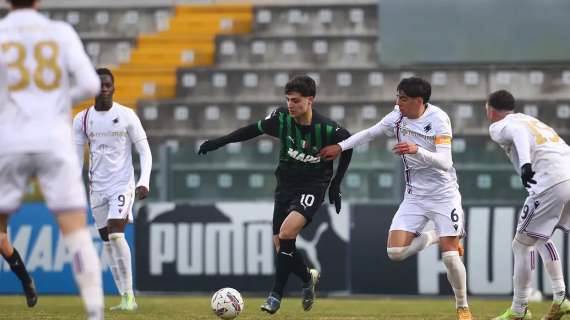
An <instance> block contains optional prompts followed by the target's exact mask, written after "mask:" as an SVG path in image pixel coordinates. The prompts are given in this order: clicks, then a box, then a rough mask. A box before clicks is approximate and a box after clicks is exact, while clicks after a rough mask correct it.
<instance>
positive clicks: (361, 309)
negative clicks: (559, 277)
mask: <svg viewBox="0 0 570 320" xmlns="http://www.w3.org/2000/svg"><path fill="white" fill-rule="evenodd" d="M244 299H245V310H244V312H242V314H241V315H240V316H239V317H238V318H237V319H240V320H246V319H271V320H281V319H311V320H314V319H323V320H325V319H327V320H328V319H330V320H349V319H350V320H360V319H367V320H372V319H441V320H444V319H450V320H451V319H455V304H454V302H453V301H452V300H451V299H387V298H368V297H367V298H334V299H333V298H323V299H317V301H316V303H315V305H314V307H313V310H311V311H309V312H304V311H303V310H302V307H301V299H300V298H297V297H289V298H286V299H285V300H284V301H283V303H282V305H281V309H280V310H279V312H277V313H276V314H275V315H273V316H270V315H268V314H266V313H262V312H261V311H259V306H260V305H261V303H262V302H263V299H262V298H248V297H247V296H245V297H244ZM119 301H120V298H119V297H113V296H111V297H107V298H106V299H105V303H106V308H107V310H108V308H109V307H110V306H114V305H116V304H118V303H119ZM137 302H138V304H139V309H138V310H137V311H136V312H133V313H126V312H111V311H106V314H105V319H148V320H151V319H152V320H155V319H168V320H178V319H218V318H217V317H216V316H215V315H214V314H213V313H212V311H211V310H210V297H197V296H140V297H137ZM509 306H510V301H509V300H481V299H472V300H471V301H470V307H471V311H472V312H473V315H474V317H475V318H476V319H491V318H492V317H495V316H497V315H499V314H500V313H502V312H503V311H504V310H505V309H506V308H507V307H509ZM549 307H550V302H541V303H531V305H530V309H531V311H532V312H533V316H534V318H536V319H540V317H541V316H542V315H544V314H545V313H546V312H547V310H548V309H549ZM84 317H85V316H84V314H83V309H82V305H81V301H80V300H79V298H78V297H77V296H40V299H39V301H38V305H37V306H36V307H35V308H33V309H29V308H28V307H26V305H25V301H24V297H23V296H2V295H0V319H11V320H16V319H34V320H37V319H70V320H71V319H73V320H79V319H84Z"/></svg>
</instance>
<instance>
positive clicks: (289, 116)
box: [198, 75, 352, 314]
mask: <svg viewBox="0 0 570 320" xmlns="http://www.w3.org/2000/svg"><path fill="white" fill-rule="evenodd" d="M315 95H316V84H315V81H314V80H313V79H312V78H310V77H308V76H305V75H302V76H296V77H294V78H292V79H291V80H289V82H288V83H287V84H286V85H285V97H286V99H287V108H278V109H276V110H275V111H273V112H272V113H271V114H270V115H269V116H268V117H267V118H265V119H264V120H260V121H258V122H257V123H254V124H251V125H248V126H246V127H243V128H240V129H238V130H236V131H234V132H232V133H230V134H228V135H225V136H223V137H220V138H217V139H214V140H208V141H206V142H204V143H203V144H202V145H201V146H200V149H199V151H198V153H199V154H206V153H207V152H209V151H213V150H216V149H218V148H220V147H222V146H224V145H226V144H228V143H232V142H239V141H245V140H249V139H252V138H255V137H257V136H259V135H262V134H268V135H270V136H273V137H276V138H278V139H279V140H280V141H281V151H280V157H279V165H278V166H277V170H276V171H275V176H276V177H277V187H276V190H275V206H274V210H273V241H274V244H275V248H276V251H277V257H276V260H277V267H276V272H275V283H274V285H273V289H272V290H271V293H270V294H269V297H268V298H267V301H266V302H265V303H264V304H263V305H262V306H261V310H263V311H266V312H268V313H270V314H274V313H275V312H277V310H279V307H280V305H281V299H282V297H283V290H284V287H285V284H286V282H287V278H288V277H289V274H290V273H294V274H295V275H297V276H299V277H300V278H301V280H302V281H303V283H304V285H303V288H302V296H303V297H302V305H303V309H304V310H305V311H309V310H310V309H311V308H312V306H313V302H314V300H315V287H316V284H317V282H318V280H319V276H320V272H319V271H318V270H316V269H309V268H308V267H307V265H306V263H305V261H304V259H303V257H302V256H301V254H300V253H299V252H298V251H297V249H296V246H295V241H296V239H297V236H298V235H299V233H300V232H301V230H302V229H303V227H305V226H306V225H307V224H309V223H310V222H311V221H312V220H313V217H314V215H315V213H316V212H317V211H318V209H319V207H320V206H321V204H322V202H323V200H324V198H325V192H326V189H327V187H328V188H329V201H330V203H331V204H332V203H334V204H335V208H336V212H337V213H340V209H341V193H340V184H341V182H342V178H343V176H344V174H345V172H346V170H347V169H348V165H349V164H350V159H351V157H352V152H351V150H347V151H345V152H343V153H342V154H341V157H340V160H339V163H338V167H337V170H336V174H335V176H334V178H333V171H334V170H333V162H332V161H324V160H323V159H321V158H320V157H319V151H320V149H321V148H322V147H324V146H328V145H334V144H336V143H338V142H340V141H342V140H344V139H346V138H348V137H349V136H350V133H349V132H348V131H347V130H346V129H344V128H342V127H340V126H339V125H338V123H336V122H335V121H333V120H331V119H329V118H327V117H325V116H323V115H321V114H319V113H318V112H316V111H315V110H313V102H314V100H315Z"/></svg>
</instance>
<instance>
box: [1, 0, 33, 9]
mask: <svg viewBox="0 0 570 320" xmlns="http://www.w3.org/2000/svg"><path fill="white" fill-rule="evenodd" d="M8 2H10V3H11V4H12V6H13V7H14V8H29V7H31V6H33V5H34V4H35V3H36V2H37V0H8Z"/></svg>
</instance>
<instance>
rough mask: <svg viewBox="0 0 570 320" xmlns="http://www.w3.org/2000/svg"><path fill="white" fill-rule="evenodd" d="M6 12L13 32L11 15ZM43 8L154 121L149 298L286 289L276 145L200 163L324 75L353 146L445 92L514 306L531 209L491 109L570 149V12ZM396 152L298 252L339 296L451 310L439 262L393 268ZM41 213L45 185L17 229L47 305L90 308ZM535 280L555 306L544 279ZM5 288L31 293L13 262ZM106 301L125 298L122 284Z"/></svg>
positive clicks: (504, 289) (477, 284) (185, 5)
mask: <svg viewBox="0 0 570 320" xmlns="http://www.w3.org/2000/svg"><path fill="white" fill-rule="evenodd" d="M2 5H4V3H3V4H2ZM0 8H2V9H0V10H1V11H0V16H3V15H4V14H5V13H6V11H5V8H6V7H5V6H3V7H0ZM41 9H42V12H44V13H46V14H48V15H49V16H50V17H51V18H55V19H60V20H65V21H67V22H69V23H71V24H72V25H73V26H74V27H75V28H76V30H78V32H79V33H80V35H81V38H82V39H83V41H84V44H85V47H86V51H87V52H88V54H89V55H90V57H91V58H92V60H93V63H94V65H96V66H111V67H112V68H113V72H114V74H115V78H116V95H115V98H116V100H117V101H118V102H120V103H123V104H125V105H128V106H132V107H134V108H136V109H137V113H138V114H139V116H140V118H141V120H142V122H143V126H144V127H145V129H146V130H147V134H148V135H149V141H150V144H151V148H152V150H153V158H154V164H153V174H152V180H151V199H150V200H148V201H145V202H143V203H139V204H138V205H137V206H136V208H135V210H136V212H137V222H136V224H135V225H134V228H130V229H129V232H128V237H129V239H130V241H131V242H132V243H134V246H133V247H134V248H135V249H134V250H135V261H136V266H135V272H136V288H137V289H138V290H139V291H145V292H211V291H213V290H214V289H216V288H218V287H222V286H233V287H235V288H237V289H239V290H241V291H246V292H260V293H261V292H263V293H265V291H266V290H267V288H269V286H270V284H271V282H272V274H273V271H274V266H273V253H272V250H273V248H272V243H271V239H270V237H271V224H270V222H271V213H272V192H273V187H274V183H275V181H274V178H273V170H274V168H275V166H276V161H277V152H276V148H278V145H277V143H276V141H275V140H272V139H271V138H269V137H261V138H258V139H255V140H252V141H249V142H245V143H242V144H233V145H228V146H227V147H225V148H223V149H220V150H218V151H216V152H214V153H210V154H208V156H206V157H198V156H197V155H196V153H195V152H196V150H197V146H198V145H199V143H200V142H201V141H204V139H207V138H210V137H216V136H219V135H221V134H224V133H227V132H229V131H231V130H233V129H236V128H238V127H240V126H242V125H245V124H249V123H251V122H253V121H256V120H257V119H260V118H263V117H265V115H266V114H267V113H268V112H269V111H270V110H273V109H274V108H275V107H277V106H281V105H284V99H283V92H282V90H283V85H284V84H285V82H286V81H287V80H288V79H289V77H290V76H292V75H295V74H300V73H308V74H309V75H311V76H312V77H314V78H315V79H316V80H317V82H318V92H317V99H316V104H315V108H316V109H317V110H318V111H319V112H321V113H323V114H325V115H328V116H330V117H331V118H333V119H335V120H337V121H338V122H340V123H341V124H342V125H343V126H344V127H346V128H348V129H349V130H350V131H351V132H356V131H358V130H360V129H363V128H366V127H368V126H370V125H372V124H374V123H375V122H377V121H378V120H379V119H380V118H381V117H382V116H383V115H384V114H386V113H387V112H389V111H390V110H391V109H392V107H393V104H394V98H395V87H396V85H397V83H398V82H399V80H400V79H401V78H403V77H408V76H411V75H418V76H422V77H424V78H426V79H427V80H429V81H430V82H431V83H432V86H433V95H432V101H433V103H434V104H436V105H439V106H442V107H443V108H444V109H445V110H446V111H447V112H448V113H449V115H450V117H451V120H452V125H453V128H454V135H455V137H454V140H453V153H454V154H453V155H454V162H455V168H456V169H457V173H458V179H459V185H460V190H461V193H462V195H463V204H464V209H465V212H466V216H467V219H466V221H467V231H468V235H467V238H466V239H465V246H466V256H465V263H466V266H467V270H468V287H469V293H470V294H471V295H504V296H507V295H510V294H511V291H512V285H511V269H512V258H511V251H510V241H511V239H512V236H513V232H514V224H515V221H516V217H517V215H518V214H517V210H518V208H519V205H520V203H521V202H522V199H523V197H524V194H525V192H524V190H523V188H522V185H521V183H520V178H519V177H518V176H517V175H516V174H515V173H514V171H513V170H512V166H511V165H510V163H509V162H508V161H507V158H506V157H505V155H504V154H503V152H502V151H501V150H500V149H499V148H498V147H497V146H496V145H494V144H493V143H492V142H491V141H490V139H489V138H488V132H487V127H488V124H487V122H486V120H485V115H484V108H483V106H484V100H485V98H486V96H487V95H488V94H489V93H490V92H492V91H494V90H497V89H508V90H511V91H512V92H513V93H514V94H515V96H516V97H517V98H518V100H519V102H518V105H519V107H520V111H521V112H524V113H527V114H530V115H533V116H537V117H538V118H539V119H541V120H543V121H544V122H545V123H547V124H549V125H551V126H552V127H553V128H555V129H556V130H557V131H558V133H559V134H560V135H561V136H562V137H563V138H565V139H566V141H568V138H569V134H570V132H569V128H570V122H569V118H570V65H569V64H568V61H569V60H570V59H569V58H570V57H569V54H568V52H570V50H569V49H570V48H569V46H570V41H568V40H569V39H568V33H567V30H570V28H569V27H570V22H569V21H568V20H567V18H566V15H565V13H567V12H570V3H568V2H566V1H563V0H547V1H540V2H537V1H531V0H518V1H515V0H504V1H500V2H498V1H491V0H482V1H463V2H457V1H451V0H431V1H429V4H428V3H427V2H426V1H422V0H410V1H390V0H381V1H352V2H350V3H348V2H342V1H303V2H289V1H287V2H285V1H263V2H254V3H242V2H238V1H235V2H231V3H228V2H225V3H223V4H222V3H210V2H201V3H200V4H195V3H192V1H158V0H144V1H143V0H138V1H120V2H117V1H107V0H100V1H87V0H75V1H49V0H43V1H42V3H41ZM537 12H539V13H540V14H537ZM89 103H90V102H85V103H83V104H82V105H80V106H76V108H75V110H74V111H75V112H77V111H78V110H80V109H81V108H84V107H85V106H87V105H89ZM393 143H394V141H393V140H391V139H380V140H376V141H373V142H372V143H371V144H370V145H366V146H362V147H359V148H357V149H356V152H355V155H354V157H353V161H352V164H351V166H350V168H349V171H348V174H347V176H346V177H345V180H344V184H343V186H342V191H343V211H342V213H341V215H336V214H335V213H334V212H333V211H332V210H331V209H330V208H328V207H326V206H325V207H323V208H322V209H321V211H322V212H321V214H320V216H319V218H318V219H317V220H316V221H315V223H313V224H312V225H311V226H310V227H309V228H307V229H306V230H305V231H304V232H303V234H302V238H301V239H300V240H299V242H298V246H299V247H300V248H301V249H303V250H304V251H305V253H306V255H307V257H308V261H309V262H310V263H311V264H313V265H315V266H317V267H319V266H320V267H322V270H323V282H322V287H321V289H322V290H323V291H328V292H330V293H341V294H342V293H349V294H350V293H353V294H360V293H373V294H378V293H381V294H435V295H437V294H449V293H450V289H449V288H448V284H447V282H446V280H445V270H444V268H443V265H442V263H441V262H440V257H439V255H438V249H437V248H435V247H432V248H430V249H428V250H425V251H423V252H422V253H420V254H419V255H418V256H417V257H413V258H411V259H409V260H407V261H405V262H403V263H393V262H390V261H389V260H388V258H387V256H386V253H385V239H386V237H387V229H388V226H389V224H390V221H391V217H392V215H393V213H394V212H395V210H396V207H397V205H398V203H399V202H400V200H401V196H402V190H403V185H404V183H403V176H402V174H401V170H402V168H401V163H400V160H399V159H398V158H397V157H395V156H393V155H391V153H390V152H389V150H390V146H391V145H392V144H393ZM137 161H138V160H135V164H137V165H138V163H137ZM39 200H41V192H40V191H39V190H38V189H37V186H36V185H35V184H34V183H33V182H32V183H31V184H30V187H29V193H28V197H27V203H26V205H24V206H23V208H22V210H21V212H20V214H19V215H17V216H15V217H14V219H12V221H11V225H10V234H11V238H12V239H13V242H14V244H15V246H16V247H18V249H19V250H20V252H21V253H22V256H23V257H24V259H25V260H26V263H27V265H28V268H29V269H30V270H31V271H32V274H33V275H34V277H35V278H36V282H37V284H38V289H39V291H40V293H70V292H75V290H76V289H75V286H74V285H73V283H72V282H71V276H70V271H69V264H68V262H69V256H68V255H66V252H65V250H64V249H63V248H62V247H61V246H60V244H59V242H58V235H57V231H56V230H57V228H55V225H54V223H53V221H52V218H51V217H50V216H49V214H48V213H47V210H46V208H45V207H44V206H43V205H41V204H38V203H37V201H39ZM133 229H135V230H134V232H133ZM92 231H93V236H94V240H96V241H97V239H98V237H97V234H96V231H95V229H92ZM134 234H136V236H134ZM554 239H555V241H556V242H557V243H558V244H559V245H560V247H559V249H560V251H561V254H562V255H564V266H565V271H567V272H566V274H568V266H569V264H568V261H567V260H566V259H567V257H568V255H567V254H566V253H567V252H568V250H570V247H569V246H568V245H567V237H566V236H564V235H562V234H561V233H558V232H557V233H556V234H555V236H554ZM535 278H536V279H535V286H536V287H537V288H539V289H543V291H544V292H545V293H546V294H548V293H549V290H550V284H549V283H548V280H547V279H546V277H545V276H544V274H543V273H542V270H541V268H540V267H539V272H538V273H536V277H535ZM0 279H1V282H2V285H1V286H0V293H16V292H19V291H20V286H19V283H18V282H17V280H16V278H15V276H14V275H13V274H12V273H11V272H10V270H9V268H8V267H7V265H6V264H5V263H4V262H3V263H2V264H0ZM288 287H289V288H296V287H298V286H296V285H295V284H290V285H289V286H288ZM105 290H106V291H107V292H115V289H114V285H113V283H112V278H111V276H110V273H109V272H108V270H107V269H106V275H105ZM291 290H294V289H291Z"/></svg>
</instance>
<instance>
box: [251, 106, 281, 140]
mask: <svg viewBox="0 0 570 320" xmlns="http://www.w3.org/2000/svg"><path fill="white" fill-rule="evenodd" d="M286 112H287V111H286V110H285V109H284V108H278V109H275V110H274V111H273V112H271V114H269V115H268V116H267V117H266V118H265V119H263V120H259V121H258V122H257V128H258V129H259V131H260V132H261V133H265V134H268V135H270V136H273V137H279V127H282V124H281V125H280V123H283V122H284V121H285V116H286V115H287V113H286Z"/></svg>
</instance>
